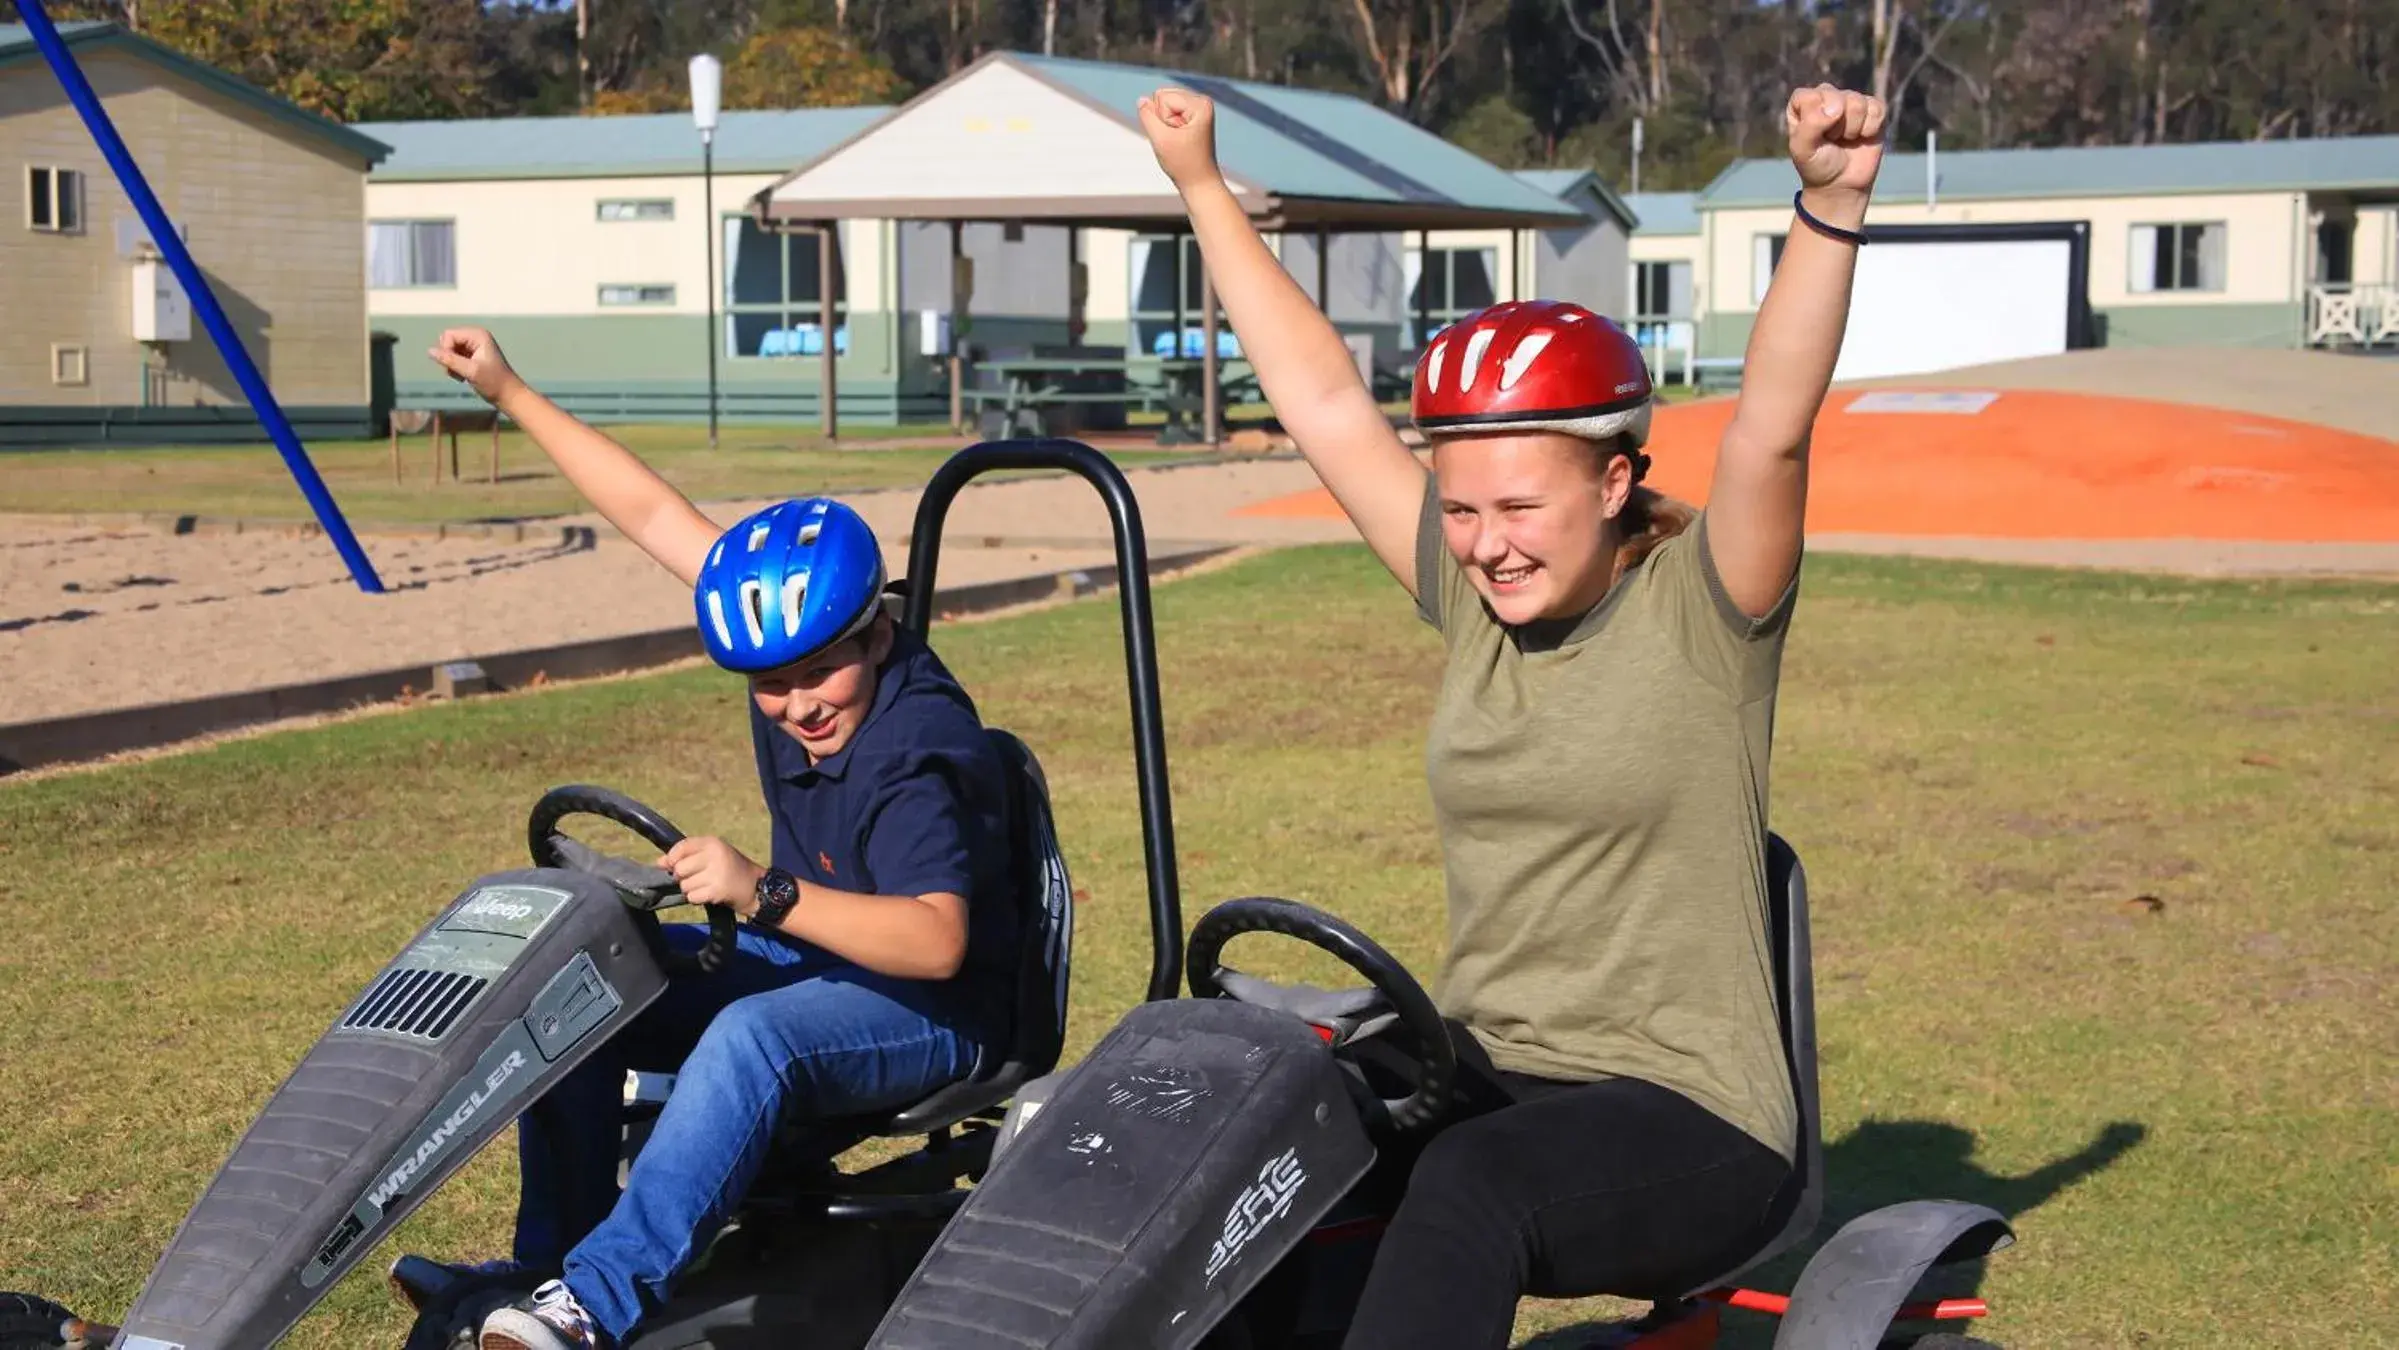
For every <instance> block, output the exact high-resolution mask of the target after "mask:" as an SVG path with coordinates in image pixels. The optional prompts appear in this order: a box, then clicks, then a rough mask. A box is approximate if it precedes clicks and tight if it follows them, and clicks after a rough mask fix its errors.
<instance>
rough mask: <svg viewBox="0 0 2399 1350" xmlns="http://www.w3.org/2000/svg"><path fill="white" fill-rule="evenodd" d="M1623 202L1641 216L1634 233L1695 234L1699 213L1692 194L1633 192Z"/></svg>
mask: <svg viewBox="0 0 2399 1350" xmlns="http://www.w3.org/2000/svg"><path fill="white" fill-rule="evenodd" d="M1625 200H1626V201H1627V202H1630V203H1631V204H1632V208H1633V211H1634V212H1635V213H1636V214H1637V215H1639V216H1640V217H1641V225H1640V228H1638V229H1636V230H1634V231H1633V233H1635V234H1653V235H1666V234H1697V233H1699V211H1698V210H1697V209H1696V205H1695V204H1696V203H1697V202H1698V200H1699V194H1698V193H1696V192H1636V193H1633V194H1632V195H1631V196H1629V197H1626V198H1625Z"/></svg>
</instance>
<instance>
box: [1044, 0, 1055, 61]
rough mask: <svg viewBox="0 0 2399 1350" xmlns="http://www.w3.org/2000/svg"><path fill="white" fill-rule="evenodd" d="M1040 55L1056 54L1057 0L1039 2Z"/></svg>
mask: <svg viewBox="0 0 2399 1350" xmlns="http://www.w3.org/2000/svg"><path fill="white" fill-rule="evenodd" d="M1041 54H1042V55H1043V56H1056V55H1057V54H1058V0H1041Z"/></svg>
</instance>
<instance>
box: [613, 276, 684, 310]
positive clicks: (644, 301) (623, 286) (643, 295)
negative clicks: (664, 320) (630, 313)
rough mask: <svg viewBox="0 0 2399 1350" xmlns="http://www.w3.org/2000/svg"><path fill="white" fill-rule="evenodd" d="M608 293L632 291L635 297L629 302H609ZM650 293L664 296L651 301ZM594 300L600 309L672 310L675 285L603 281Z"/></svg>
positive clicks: (653, 282) (671, 283)
mask: <svg viewBox="0 0 2399 1350" xmlns="http://www.w3.org/2000/svg"><path fill="white" fill-rule="evenodd" d="M610 291H632V292H634V293H635V296H634V298H633V299H630V300H623V299H619V300H611V299H609V298H608V293H609V292H610ZM651 291H664V292H666V294H665V295H663V296H660V297H658V298H656V299H651V298H649V297H648V294H647V293H648V292H651ZM595 298H596V299H597V301H598V303H599V306H600V308H602V309H673V308H674V307H675V283H673V282H671V281H603V282H601V283H600V284H599V287H598V290H597V292H596V293H595Z"/></svg>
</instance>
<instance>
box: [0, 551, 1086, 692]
mask: <svg viewBox="0 0 2399 1350" xmlns="http://www.w3.org/2000/svg"><path fill="white" fill-rule="evenodd" d="M567 534H568V536H569V537H568V538H567V539H566V540H565V541H564V542H561V540H560V538H559V536H557V535H555V534H554V535H552V536H551V537H550V538H549V539H548V541H547V542H540V543H524V544H517V543H505V544H503V543H493V542H487V541H482V540H460V539H446V540H435V539H412V538H392V537H386V536H375V535H371V534H370V535H367V536H365V537H363V538H362V539H361V543H362V544H363V546H364V547H365V549H366V551H367V554H368V557H369V558H370V559H371V560H372V561H373V562H374V564H375V567H376V570H377V571H378V572H379V573H380V574H381V575H382V577H383V580H384V584H385V585H386V586H387V587H388V588H389V590H388V592H387V593H386V594H384V595H380V596H371V595H366V594H363V593H361V592H360V591H359V590H358V589H357V588H356V587H355V586H354V585H352V584H351V582H350V580H349V575H348V573H347V571H346V570H345V569H344V568H343V567H342V565H341V562H340V560H339V559H338V558H337V557H336V556H335V554H334V552H333V549H332V546H331V545H329V544H327V543H326V542H325V540H323V539H322V538H318V537H310V536H303V535H301V534H299V533H298V532H280V533H255V532H253V533H244V534H192V535H172V534H164V533H152V532H148V531H139V530H128V529H107V530H99V529H77V528H72V527H59V526H44V525H39V524H28V523H25V522H24V521H23V520H22V519H21V518H20V519H19V520H17V521H14V522H11V523H10V524H9V525H8V526H7V527H6V529H5V532H4V534H0V560H4V570H0V670H5V671H6V678H5V680H0V725H5V724H9V723H18V722H31V721H36V720H40V719H46V718H56V717H65V716H69V715H72V714H81V713H92V712H99V711H103V710H107V709H113V708H134V707H141V706H144V705H149V704H157V703H167V702H176V701H182V700H189V699H198V698H204V697H209V696H212V695H219V694H229V693H236V692H240V691H243V690H249V689H258V688H266V687H271V686H277V685H285V684H297V683H301V682H304V681H309V680H320V679H331V678H336V677H341V676H350V675H359V674H365V673H368V672H373V671H382V670H390V669H395V668H398V667H403V666H410V665H416V666H421V667H424V668H426V669H427V670H428V671H429V670H430V669H431V667H432V666H434V665H436V664H438V663H440V662H444V661H451V660H457V659H460V658H472V657H485V656H490V655H493V654H497V653H503V652H514V651H521V650H524V649H527V648H533V647H542V646H548V645H554V644H560V643H568V642H577V641H584V640H589V639H593V638H600V637H608V636H615V635H620V634H631V633H640V632H647V631H652V630H657V629H665V628H672V627H675V626H677V625H682V624H689V623H690V622H691V593H690V591H689V590H687V589H686V588H685V587H683V586H682V585H681V584H680V583H678V582H677V581H676V580H675V579H674V578H673V577H670V576H668V575H667V574H666V572H665V571H663V570H662V569H660V568H659V567H658V566H657V565H656V564H654V563H652V562H651V561H650V560H649V558H648V557H647V556H645V555H643V554H642V553H641V552H640V551H639V550H638V549H635V548H634V547H633V546H632V545H630V544H627V543H625V542H624V541H623V540H621V539H619V538H617V537H616V536H615V535H614V534H613V533H606V534H603V533H598V532H594V531H569V532H567ZM885 547H886V549H887V550H890V549H893V548H894V546H893V545H891V544H888V543H887V544H886V546H885ZM1110 561H1112V555H1111V554H1109V553H1107V552H1106V551H1104V550H1101V549H1098V548H1093V547H1089V546H1085V547H1082V548H996V549H995V548H977V547H972V546H960V547H955V548H949V549H945V550H944V552H943V557H942V575H941V584H942V586H943V587H944V588H945V589H947V588H950V587H954V586H960V585H968V584H972V583H975V582H979V581H989V580H995V579H1000V578H1007V577H1021V576H1028V575H1033V574H1036V573H1041V572H1048V571H1055V570H1058V569H1062V568H1085V567H1098V566H1104V565H1106V564H1107V563H1108V562H1110Z"/></svg>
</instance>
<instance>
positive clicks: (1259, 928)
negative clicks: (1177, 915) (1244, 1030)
mask: <svg viewBox="0 0 2399 1350" xmlns="http://www.w3.org/2000/svg"><path fill="white" fill-rule="evenodd" d="M1243 933H1280V934H1282V935H1283V936H1285V937H1294V938H1298V939H1299V940H1300V941H1302V942H1305V943H1307V944H1308V945H1309V946H1312V947H1314V948H1316V949H1317V950H1319V951H1323V952H1326V953H1329V954H1331V955H1332V956H1333V957H1334V958H1335V959H1337V960H1339V961H1340V962H1341V964H1343V965H1345V966H1348V967H1349V968H1350V969H1351V970H1354V971H1356V972H1357V973H1358V974H1360V975H1362V976H1364V977H1365V978H1366V982H1367V983H1368V984H1369V985H1372V986H1373V988H1374V992H1375V993H1376V994H1378V995H1380V996H1381V997H1382V999H1383V1001H1384V1002H1385V1003H1386V1004H1388V1005H1389V1007H1390V1011H1391V1012H1392V1013H1393V1014H1394V1015H1396V1016H1397V1017H1398V1019H1399V1025H1400V1026H1401V1027H1402V1028H1403V1029H1405V1030H1406V1031H1407V1033H1408V1035H1409V1037H1410V1039H1412V1040H1413V1041H1414V1042H1415V1044H1414V1046H1413V1047H1412V1050H1413V1056H1412V1058H1413V1060H1414V1069H1415V1075H1414V1076H1415V1079H1416V1090H1415V1091H1413V1092H1411V1093H1409V1094H1408V1095H1407V1096H1405V1097H1398V1098H1391V1097H1385V1098H1381V1099H1380V1100H1381V1102H1382V1106H1383V1111H1384V1114H1385V1115H1386V1116H1387V1117H1388V1118H1389V1119H1390V1122H1391V1125H1392V1127H1393V1128H1395V1129H1399V1130H1416V1129H1422V1128H1423V1127H1425V1126H1428V1125H1431V1124H1432V1123H1433V1122H1435V1121H1437V1120H1439V1119H1440V1118H1441V1116H1442V1115H1443V1113H1445V1112H1446V1111H1447V1110H1448V1109H1449V1090H1450V1085H1451V1083H1452V1082H1453V1081H1454V1080H1455V1079H1456V1078H1457V1073H1458V1050H1457V1047H1456V1046H1455V1045H1452V1044H1451V1043H1450V1039H1449V1027H1448V1025H1447V1024H1446V1023H1444V1022H1443V1021H1442V1020H1441V1011H1440V1009H1438V1008H1436V1007H1434V1006H1433V999H1432V996H1431V995H1429V994H1427V993H1425V991H1424V986H1423V985H1420V984H1418V983H1417V982H1416V977H1415V976H1413V975H1410V974H1409V973H1408V968H1407V967H1406V966H1403V965H1401V964H1400V963H1399V962H1398V961H1397V960H1396V959H1394V958H1393V957H1392V955H1391V953H1389V952H1387V951H1384V950H1383V949H1382V947H1380V946H1379V945H1377V944H1376V942H1375V940H1374V939H1373V938H1370V937H1368V936H1366V935H1365V934H1364V933H1361V932H1359V931H1358V930H1357V929H1355V928H1353V927H1351V926H1350V925H1349V924H1347V923H1345V922H1343V921H1342V920H1340V919H1337V918H1334V917H1333V916H1332V915H1330V914H1327V913H1325V912H1324V911H1323V910H1320V909H1314V908H1311V907H1310V906H1307V905H1303V904H1300V903H1298V902H1296V901H1292V900H1278V899H1275V898H1273V897H1271V896H1248V897H1244V898H1242V899H1239V900H1227V901H1225V902H1224V903H1223V904H1221V905H1218V906H1217V907H1216V908H1214V909H1212V910H1209V911H1208V912H1207V913H1206V914H1205V915H1202V916H1201V918H1200V921H1199V923H1198V924H1196V925H1194V926H1193V928H1192V930H1191V951H1190V958H1189V961H1188V963H1187V965H1188V974H1189V977H1190V980H1191V993H1192V996H1193V997H1195V998H1233V999H1240V1000H1241V1001H1243V1002H1246V1003H1256V1004H1260V1005H1261V1006H1266V1007H1271V1008H1274V1009H1275V1010H1276V1011H1278V1012H1295V1011H1296V1010H1295V1007H1294V1006H1293V1003H1294V1000H1291V999H1289V998H1283V999H1276V998H1272V997H1261V995H1262V994H1268V993H1271V992H1273V991H1277V990H1279V989H1280V986H1275V985H1270V984H1267V983H1266V982H1265V981H1262V980H1258V979H1256V978H1254V977H1252V976H1247V975H1243V974H1242V973H1241V972H1240V971H1237V970H1234V969H1232V968H1230V967H1227V966H1222V965H1219V964H1218V963H1217V959H1216V958H1217V957H1218V956H1219V955H1220V954H1222V953H1223V951H1224V945H1225V943H1227V942H1229V941H1231V940H1232V939H1233V938H1235V937H1237V936H1239V935H1240V934H1243ZM1228 986H1229V987H1228ZM1300 1015H1302V1016H1304V1015H1305V1014H1300Z"/></svg>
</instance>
